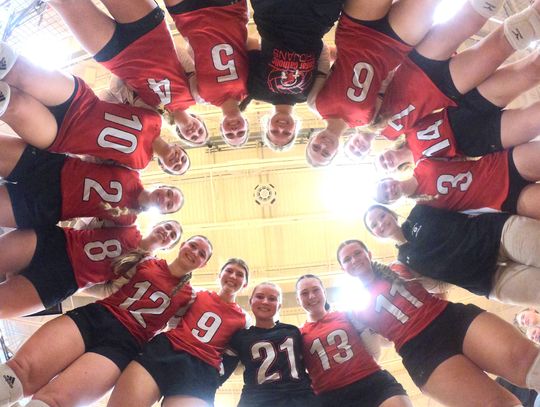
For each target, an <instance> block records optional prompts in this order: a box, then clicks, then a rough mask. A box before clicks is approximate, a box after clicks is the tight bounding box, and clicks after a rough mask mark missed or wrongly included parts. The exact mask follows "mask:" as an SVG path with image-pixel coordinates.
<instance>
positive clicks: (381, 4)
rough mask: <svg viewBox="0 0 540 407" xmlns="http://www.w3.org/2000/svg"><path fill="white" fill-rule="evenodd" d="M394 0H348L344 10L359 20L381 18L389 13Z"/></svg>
mask: <svg viewBox="0 0 540 407" xmlns="http://www.w3.org/2000/svg"><path fill="white" fill-rule="evenodd" d="M391 5H392V0H383V1H371V0H347V1H346V2H345V5H344V6H343V10H344V11H345V13H347V15H349V16H350V17H352V18H356V19H357V20H364V21H373V20H379V19H381V18H383V17H384V16H385V15H387V14H388V12H389V11H390V6H391Z"/></svg>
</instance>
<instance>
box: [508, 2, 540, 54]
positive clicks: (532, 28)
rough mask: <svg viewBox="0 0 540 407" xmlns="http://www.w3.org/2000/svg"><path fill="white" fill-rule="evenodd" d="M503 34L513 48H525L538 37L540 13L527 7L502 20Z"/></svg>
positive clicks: (539, 36) (539, 34) (539, 32)
mask: <svg viewBox="0 0 540 407" xmlns="http://www.w3.org/2000/svg"><path fill="white" fill-rule="evenodd" d="M504 35H505V37H506V39H507V40H508V42H509V43H510V45H511V46H512V47H513V48H514V49H515V50H521V49H525V48H527V47H528V46H529V44H530V43H531V42H532V41H534V40H537V39H539V38H540V15H539V14H538V12H537V11H536V10H535V9H534V8H532V7H530V6H529V7H527V8H526V9H525V10H523V11H520V12H519V13H517V14H514V15H513V16H510V17H508V18H507V19H506V20H504Z"/></svg>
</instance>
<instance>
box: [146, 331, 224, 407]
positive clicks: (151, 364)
mask: <svg viewBox="0 0 540 407" xmlns="http://www.w3.org/2000/svg"><path fill="white" fill-rule="evenodd" d="M137 362H139V363H140V364H141V365H142V366H143V367H144V368H145V369H146V370H147V371H148V373H150V375H151V376H152V377H153V378H154V380H155V381H156V383H157V385H158V387H159V391H160V392H161V395H162V396H163V397H169V396H181V395H183V396H191V397H196V398H199V399H202V400H204V401H206V402H207V403H209V404H210V405H213V404H214V397H215V395H216V390H217V388H218V387H219V372H218V371H217V370H216V368H214V367H213V366H211V365H209V364H207V363H205V362H203V361H202V360H200V359H198V358H196V357H195V356H192V355H190V354H189V353H187V352H177V351H175V350H174V349H173V348H172V345H171V343H170V342H169V340H168V339H167V337H166V336H165V335H164V334H160V335H157V336H156V337H154V339H152V340H151V341H150V342H148V344H146V346H145V347H144V351H143V353H142V355H140V356H139V357H138V358H137Z"/></svg>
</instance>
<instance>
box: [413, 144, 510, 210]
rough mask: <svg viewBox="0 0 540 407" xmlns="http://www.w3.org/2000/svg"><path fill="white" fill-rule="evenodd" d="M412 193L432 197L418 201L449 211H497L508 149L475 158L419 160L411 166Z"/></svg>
mask: <svg viewBox="0 0 540 407" xmlns="http://www.w3.org/2000/svg"><path fill="white" fill-rule="evenodd" d="M414 178H416V181H417V182H418V187H417V188H416V192H415V194H416V195H420V194H427V195H430V196H432V197H435V199H432V200H426V201H425V202H422V203H424V204H426V205H430V206H434V207H436V208H443V209H448V210H451V211H457V212H459V211H466V210H474V209H486V208H489V209H492V210H497V211H500V210H501V207H502V204H503V203H504V201H505V200H506V198H507V196H508V189H509V185H510V179H509V172H508V151H501V152H498V153H493V154H488V155H485V156H483V157H482V158H481V159H479V160H476V161H448V160H434V159H423V160H420V161H419V162H418V164H417V165H416V168H415V169H414Z"/></svg>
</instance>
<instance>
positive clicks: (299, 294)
mask: <svg viewBox="0 0 540 407" xmlns="http://www.w3.org/2000/svg"><path fill="white" fill-rule="evenodd" d="M296 300H297V301H298V303H299V304H300V306H301V307H302V308H303V309H304V311H306V312H307V313H308V314H324V313H325V312H326V310H325V305H326V293H325V291H324V288H323V286H322V284H321V282H320V281H319V280H318V279H317V278H314V277H305V278H302V279H301V280H299V281H298V283H297V284H296Z"/></svg>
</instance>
